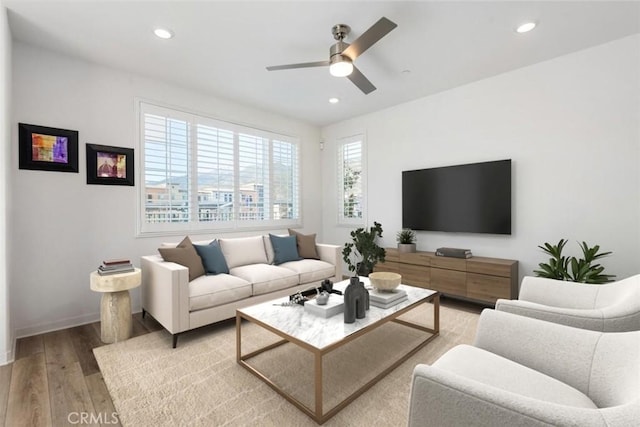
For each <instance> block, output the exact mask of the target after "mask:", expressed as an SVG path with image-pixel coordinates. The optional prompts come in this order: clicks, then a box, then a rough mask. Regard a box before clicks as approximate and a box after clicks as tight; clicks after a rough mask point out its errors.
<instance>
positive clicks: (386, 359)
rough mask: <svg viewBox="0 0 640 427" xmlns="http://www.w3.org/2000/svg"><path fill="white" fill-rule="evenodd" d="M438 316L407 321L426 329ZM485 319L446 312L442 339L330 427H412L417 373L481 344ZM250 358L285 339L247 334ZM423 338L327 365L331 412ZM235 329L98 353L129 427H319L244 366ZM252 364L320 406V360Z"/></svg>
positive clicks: (286, 356) (337, 355)
mask: <svg viewBox="0 0 640 427" xmlns="http://www.w3.org/2000/svg"><path fill="white" fill-rule="evenodd" d="M430 310H432V307H431V306H428V305H423V306H421V307H419V308H417V309H415V310H412V311H411V312H409V313H408V314H406V315H405V318H406V320H412V321H417V322H419V323H422V324H424V325H426V326H431V325H429V321H424V319H432V318H433V317H432V314H431V313H430ZM477 321H478V314H476V313H473V312H468V311H465V310H458V309H454V308H448V307H441V308H440V336H438V337H437V338H435V339H434V340H433V341H431V342H430V343H429V344H427V345H426V346H425V347H423V348H422V349H421V350H420V351H418V352H417V353H416V354H415V355H413V356H412V357H411V358H409V359H408V360H407V361H405V362H404V363H403V364H402V365H400V366H399V367H398V368H396V369H395V370H393V371H392V372H391V373H390V374H389V375H387V376H386V377H384V378H383V379H382V380H381V381H380V382H378V383H377V384H376V385H375V386H373V387H372V388H371V389H369V390H368V391H367V392H365V393H364V394H363V395H361V396H360V397H359V398H358V399H356V400H355V401H353V402H352V403H351V404H350V405H349V406H347V407H346V408H344V409H343V410H342V411H340V412H339V413H338V414H337V415H336V416H334V417H333V418H331V419H330V420H329V421H327V422H326V423H325V424H324V425H326V426H371V425H376V426H403V425H406V423H407V408H408V402H409V391H410V384H411V373H412V371H413V368H414V367H415V365H416V364H418V363H432V362H433V361H435V360H436V359H437V358H438V357H439V356H440V355H441V354H443V353H444V352H445V351H447V350H448V349H449V348H451V347H453V346H455V345H457V344H462V343H471V342H472V341H473V337H474V335H475V330H476V326H477ZM242 336H243V353H247V352H249V351H251V350H252V349H256V348H259V347H261V346H263V345H266V344H269V343H271V342H275V341H277V340H278V337H277V336H275V335H274V334H272V333H270V332H268V331H265V330H264V329H262V328H259V327H257V326H255V325H253V324H248V323H244V324H243V335H242ZM419 338H420V335H419V333H418V331H416V330H414V329H412V328H407V327H406V326H402V325H399V324H395V323H387V324H385V325H384V326H382V327H380V328H378V329H377V330H375V331H373V332H371V333H369V334H366V335H364V336H363V337H361V338H358V339H357V340H354V341H352V342H351V343H349V344H347V345H345V346H343V347H341V348H339V349H337V350H336V351H334V352H332V353H330V354H329V355H328V356H326V357H325V360H324V364H323V370H324V376H323V382H324V384H325V392H324V394H323V396H324V400H325V412H326V411H327V410H328V409H327V408H331V407H332V406H334V405H335V403H336V402H337V401H339V400H341V399H342V398H343V397H345V396H347V395H348V394H350V393H351V392H352V391H353V390H355V389H356V388H357V387H358V386H359V385H360V384H364V382H366V381H367V380H368V379H370V378H372V377H373V376H375V375H376V374H377V373H378V372H380V371H382V369H384V367H385V365H387V366H388V365H389V364H390V363H391V361H392V359H393V358H395V357H397V356H398V355H399V354H401V353H402V352H403V351H405V350H406V349H407V348H409V347H410V346H412V345H413V344H415V343H416V340H418V339H419ZM235 340H236V334H235V323H234V322H225V323H222V324H218V325H213V326H210V327H206V328H201V329H199V330H196V331H192V332H189V333H186V334H183V335H181V336H180V340H179V342H178V348H176V349H172V348H171V335H170V334H169V333H168V332H166V331H164V330H163V331H158V332H153V333H150V334H147V335H143V336H140V337H137V338H133V339H130V340H127V341H124V342H120V343H116V344H111V345H107V346H103V347H99V348H96V349H94V354H95V357H96V360H97V361H98V365H99V366H100V371H101V372H102V375H103V377H104V381H105V383H106V385H107V388H108V390H109V393H110V394H111V397H112V399H113V403H114V405H115V407H116V410H117V411H118V414H119V418H120V422H121V423H122V425H123V426H279V427H283V426H314V425H316V423H315V422H314V421H313V420H312V419H310V418H309V417H307V416H306V415H305V414H303V413H302V412H301V411H299V410H298V409H297V408H296V407H295V406H293V405H292V404H291V403H289V402H288V401H287V400H285V399H284V398H282V397H281V396H280V395H279V394H277V393H275V392H274V391H273V390H272V389H271V388H270V387H268V386H267V385H266V384H265V383H263V382H262V381H261V380H259V379H258V378H256V377H255V376H254V375H252V374H251V373H249V372H248V371H247V370H245V369H244V368H242V367H241V366H239V365H238V364H237V363H236V360H235V357H236V342H235ZM251 363H252V364H253V365H254V366H256V367H258V368H259V369H260V370H262V371H263V372H266V373H267V375H268V376H269V378H271V379H273V380H274V381H276V383H278V384H279V385H280V386H281V387H283V388H284V389H286V390H287V391H289V392H290V393H292V394H293V395H295V396H296V397H297V398H298V399H299V400H300V401H302V402H303V403H306V404H308V405H309V406H313V405H312V402H313V357H312V355H311V353H309V352H308V351H305V350H302V349H300V348H299V347H297V346H295V345H294V344H285V345H283V346H280V347H277V348H276V349H274V350H271V351H269V352H265V353H263V354H261V355H259V356H257V357H255V358H253V359H251Z"/></svg>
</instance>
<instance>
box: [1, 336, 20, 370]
mask: <svg viewBox="0 0 640 427" xmlns="http://www.w3.org/2000/svg"><path fill="white" fill-rule="evenodd" d="M15 347H16V346H15V341H14V342H13V348H11V349H10V350H9V351H7V352H6V353H5V354H0V366H4V365H8V364H9V363H13V358H14V351H13V349H14V348H15Z"/></svg>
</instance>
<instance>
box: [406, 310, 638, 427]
mask: <svg viewBox="0 0 640 427" xmlns="http://www.w3.org/2000/svg"><path fill="white" fill-rule="evenodd" d="M638 420H640V332H623V333H602V332H595V331H588V330H584V329H577V328H571V327H568V326H564V325H558V324H555V323H551V322H545V321H541V320H537V319H531V318H528V317H524V316H517V315H513V314H510V313H504V312H499V311H495V310H484V311H483V313H482V315H481V317H480V322H479V326H478V332H477V336H476V340H475V343H474V345H473V346H469V345H459V346H456V347H454V348H453V349H451V350H449V351H448V352H447V353H445V354H444V355H443V356H442V357H440V359H438V360H437V361H436V362H435V363H434V364H433V365H431V366H429V365H418V366H416V368H415V369H414V371H413V381H412V384H411V397H410V403H409V426H438V427H444V426H462V425H464V426H496V425H508V426H543V425H546V426H550V425H553V426H580V427H586V426H608V427H617V426H620V427H623V426H624V427H628V426H632V425H638V424H637V423H638Z"/></svg>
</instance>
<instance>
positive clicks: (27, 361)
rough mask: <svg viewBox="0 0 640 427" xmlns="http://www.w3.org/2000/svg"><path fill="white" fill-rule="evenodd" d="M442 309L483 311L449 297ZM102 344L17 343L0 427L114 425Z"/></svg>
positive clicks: (95, 337) (53, 338) (74, 335)
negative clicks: (99, 358)
mask: <svg viewBox="0 0 640 427" xmlns="http://www.w3.org/2000/svg"><path fill="white" fill-rule="evenodd" d="M442 305H444V306H447V307H454V308H456V309H459V310H465V311H471V312H474V313H480V311H481V310H482V308H483V307H481V306H478V305H475V304H470V303H465V302H462V301H457V300H452V299H449V298H443V299H442ZM230 321H235V320H233V319H232V320H230ZM205 328H206V327H205ZM160 329H162V326H161V325H160V324H159V323H158V322H156V321H155V320H154V319H153V318H152V317H151V316H145V318H144V319H142V315H141V314H140V313H137V314H134V315H133V336H134V337H135V336H139V335H144V334H147V333H150V332H153V331H157V330H160ZM102 345H105V344H103V343H102V341H100V322H95V323H90V324H87V325H82V326H76V327H74V328H69V329H64V330H60V331H55V332H49V333H46V334H41V335H35V336H32V337H27V338H21V339H19V340H18V342H17V343H16V358H15V362H13V363H11V364H9V365H5V366H0V426H6V427H19V426H29V427H31V426H33V427H36V426H52V427H60V426H78V425H81V426H86V425H92V426H100V425H103V426H109V427H114V426H120V423H119V422H118V421H117V416H115V415H113V414H115V412H116V411H115V409H114V407H113V402H112V400H111V396H110V395H109V392H108V391H107V388H106V386H105V384H104V381H103V379H102V374H101V373H100V369H99V368H98V363H97V362H96V359H95V357H94V356H93V349H94V348H96V347H100V346H102ZM178 345H180V343H179V342H178ZM83 414H84V415H83ZM80 417H85V418H84V419H81V418H80Z"/></svg>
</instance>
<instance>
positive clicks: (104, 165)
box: [87, 144, 134, 185]
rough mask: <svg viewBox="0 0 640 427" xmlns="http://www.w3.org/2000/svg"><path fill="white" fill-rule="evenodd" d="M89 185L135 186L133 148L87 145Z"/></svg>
mask: <svg viewBox="0 0 640 427" xmlns="http://www.w3.org/2000/svg"><path fill="white" fill-rule="evenodd" d="M87 184H101V185H134V180H133V148H122V147H110V146H107V145H96V144H87Z"/></svg>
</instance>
